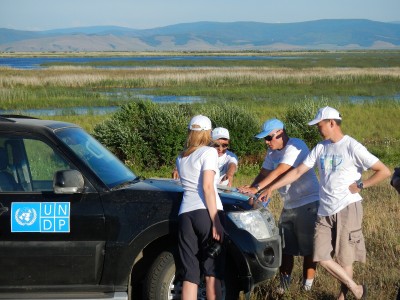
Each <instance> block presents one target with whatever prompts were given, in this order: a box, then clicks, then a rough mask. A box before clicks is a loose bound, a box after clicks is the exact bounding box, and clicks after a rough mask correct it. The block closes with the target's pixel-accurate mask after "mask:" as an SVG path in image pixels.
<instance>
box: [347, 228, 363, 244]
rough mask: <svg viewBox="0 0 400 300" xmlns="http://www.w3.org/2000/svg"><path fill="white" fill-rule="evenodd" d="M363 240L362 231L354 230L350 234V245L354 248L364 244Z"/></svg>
mask: <svg viewBox="0 0 400 300" xmlns="http://www.w3.org/2000/svg"><path fill="white" fill-rule="evenodd" d="M362 239H363V234H362V230H361V229H358V230H354V231H351V232H350V233H349V243H350V245H352V246H357V245H358V244H360V243H361V242H362Z"/></svg>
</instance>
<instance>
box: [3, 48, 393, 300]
mask: <svg viewBox="0 0 400 300" xmlns="http://www.w3.org/2000/svg"><path fill="white" fill-rule="evenodd" d="M115 54H116V55H128V54H126V53H115ZM189 54H192V55H193V53H189ZM206 54H207V53H206ZM208 54H210V53H208ZM221 54H228V55H233V54H232V53H213V55H221ZM3 55H4V54H3ZM15 55H18V54H15ZM21 55H32V54H29V53H27V54H21ZM41 55H49V54H45V53H44V54H41ZM51 55H54V54H51ZM92 55H104V54H99V53H94V54H92ZM136 55H147V54H145V53H140V54H136ZM151 55H157V54H155V53H151ZM168 55H174V53H168ZM196 55H205V54H204V53H203V54H200V53H196ZM242 55H254V53H240V55H237V56H238V59H237V60H235V61H234V62H227V61H223V62H222V61H212V60H207V61H203V62H198V61H190V60H188V61H180V62H169V61H166V62H164V63H162V65H160V64H158V65H154V63H153V64H149V63H140V64H137V63H134V62H131V63H128V64H127V65H128V66H129V67H131V68H127V69H118V67H120V65H116V64H114V65H110V66H112V67H115V68H111V69H97V68H95V66H96V64H92V65H85V66H51V67H50V68H48V69H43V70H15V69H11V68H4V67H3V68H0V109H26V108H60V107H73V106H110V105H120V104H124V103H126V101H127V100H123V99H116V98H113V97H108V96H107V94H106V93H104V92H107V91H112V90H114V89H130V88H148V89H149V90H145V91H144V93H150V94H157V95H188V96H201V97H204V98H205V99H207V100H208V101H210V102H211V101H226V102H229V103H232V105H238V106H241V107H244V108H246V109H247V110H248V111H249V112H251V113H252V114H254V117H255V118H256V119H257V120H258V121H259V122H260V124H261V123H262V122H263V121H264V120H266V119H268V118H271V117H278V118H282V117H283V116H284V115H285V113H286V111H287V110H288V108H289V107H290V106H291V105H292V104H293V103H294V102H296V101H299V100H302V99H314V100H315V101H316V102H317V103H320V102H321V103H322V102H323V103H327V104H329V105H331V106H334V107H336V108H337V109H338V110H339V111H340V112H341V114H342V115H343V130H344V132H345V133H347V134H349V135H351V136H353V137H354V138H356V139H357V140H359V141H360V142H362V143H363V144H364V145H365V146H367V148H368V149H369V150H370V151H371V152H373V153H374V154H375V155H377V156H378V157H379V158H380V159H381V160H382V161H383V162H385V163H386V164H387V165H388V166H390V168H391V169H392V170H393V168H394V167H395V166H397V165H400V122H399V119H400V101H399V100H398V98H396V97H399V95H400V52H398V51H383V52H379V51H370V52H326V53H325V52H318V53H316V52H289V53H283V52H282V53H280V52H278V53H259V54H258V55H271V56H272V55H274V56H277V55H282V56H287V57H288V58H287V59H283V60H265V61H262V62H261V63H260V62H259V61H257V64H256V65H255V64H254V62H248V61H243V60H240V56H242ZM293 56H296V57H298V58H297V59H292V58H290V57H293ZM353 97H357V98H356V99H357V100H353V99H354V98H353ZM107 117H108V116H107V115H106V116H99V115H88V116H79V115H63V116H56V117H52V118H53V119H58V120H64V121H69V122H73V123H77V124H79V125H81V126H82V127H83V128H85V129H86V130H88V131H89V132H90V131H92V130H93V128H94V126H95V125H96V124H98V123H100V122H102V121H103V120H104V119H105V118H107ZM249 134H250V135H254V134H255V132H251V133H249ZM260 163H261V161H260V162H258V163H255V164H254V163H253V164H247V165H241V166H240V167H239V172H238V174H237V176H236V179H235V184H236V185H237V186H240V185H243V184H248V183H250V182H251V181H252V179H253V178H254V176H255V175H256V174H257V172H258V170H259V167H260ZM171 168H172V166H165V168H162V169H161V170H158V171H153V170H149V171H148V172H144V174H142V175H145V176H147V177H152V176H155V177H163V176H169V174H170V170H171ZM366 176H368V173H367V174H366ZM362 193H363V197H364V214H365V217H364V234H365V237H366V243H367V263H366V264H365V265H362V264H356V265H355V274H354V277H355V279H356V281H357V282H364V283H366V284H367V285H368V288H369V299H395V295H396V292H397V289H398V288H399V286H400V260H399V257H400V235H399V233H398V232H399V230H398V226H399V221H398V220H399V216H400V201H399V200H400V198H399V195H397V193H396V192H395V190H394V189H393V188H391V187H390V186H389V181H388V180H386V181H385V182H383V183H381V184H379V185H378V186H376V187H372V188H369V189H366V190H365V191H363V192H362ZM270 208H271V211H272V212H273V213H274V215H275V216H276V218H278V216H279V214H280V210H281V208H282V203H281V200H280V199H279V196H277V195H274V200H273V201H272V203H271V205H270ZM300 270H301V268H300V261H299V260H297V261H296V266H295V272H294V274H293V284H292V286H291V288H290V291H289V293H288V294H287V295H285V296H284V297H283V298H282V299H322V300H333V299H335V296H336V294H337V291H338V283H337V281H336V280H334V279H333V278H332V277H331V276H330V275H328V274H327V273H326V272H324V271H323V270H322V268H318V271H317V277H316V280H315V284H314V288H313V291H312V292H311V293H303V292H301V291H300V289H299V287H300V284H299V283H300V281H301V278H300ZM277 285H278V280H277V279H274V280H272V281H270V282H268V283H266V284H264V285H262V286H260V287H258V288H257V289H256V290H255V291H254V293H253V295H252V296H251V299H252V300H258V299H280V298H279V297H278V296H277V295H276V293H275V289H276V286H277ZM348 298H349V299H353V298H351V296H349V297H348Z"/></svg>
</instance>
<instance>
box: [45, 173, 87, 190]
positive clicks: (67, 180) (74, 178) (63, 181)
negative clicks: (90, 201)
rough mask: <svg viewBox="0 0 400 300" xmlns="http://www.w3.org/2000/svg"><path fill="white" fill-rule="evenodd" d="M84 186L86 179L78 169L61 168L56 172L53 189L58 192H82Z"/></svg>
mask: <svg viewBox="0 0 400 300" xmlns="http://www.w3.org/2000/svg"><path fill="white" fill-rule="evenodd" d="M84 186H85V180H84V179H83V176H82V174H81V172H79V171H77V170H61V171H57V172H56V173H55V174H54V177H53V190H54V193H56V194H74V193H81V192H82V191H83V189H84Z"/></svg>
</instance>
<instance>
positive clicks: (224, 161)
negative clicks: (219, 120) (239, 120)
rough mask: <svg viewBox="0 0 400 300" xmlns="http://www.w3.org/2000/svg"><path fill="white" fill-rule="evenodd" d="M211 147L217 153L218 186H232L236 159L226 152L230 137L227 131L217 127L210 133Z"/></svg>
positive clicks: (233, 154) (229, 152) (232, 154)
mask: <svg viewBox="0 0 400 300" xmlns="http://www.w3.org/2000/svg"><path fill="white" fill-rule="evenodd" d="M211 137H212V140H213V145H212V146H213V147H214V148H216V149H217V151H218V167H219V173H220V177H219V184H222V185H227V186H232V183H233V176H234V175H235V173H236V171H237V166H238V158H237V156H236V155H235V153H233V152H232V151H229V150H228V147H229V142H230V137H229V131H228V129H226V128H223V127H217V128H215V129H214V130H213V131H212V132H211Z"/></svg>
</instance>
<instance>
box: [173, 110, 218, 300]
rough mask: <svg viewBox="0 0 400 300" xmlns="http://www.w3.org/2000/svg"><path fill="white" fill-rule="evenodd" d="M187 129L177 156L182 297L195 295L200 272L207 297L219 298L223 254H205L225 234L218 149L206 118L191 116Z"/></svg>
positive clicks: (208, 120) (190, 297)
mask: <svg viewBox="0 0 400 300" xmlns="http://www.w3.org/2000/svg"><path fill="white" fill-rule="evenodd" d="M188 129H189V130H188V137H187V140H186V147H185V149H184V151H183V152H182V153H181V154H180V155H179V156H178V158H177V159H176V168H177V170H178V173H179V177H180V180H181V183H182V186H183V190H184V193H183V200H182V203H181V207H180V209H179V255H180V258H181V262H182V270H181V272H180V275H181V276H182V278H181V279H182V281H183V287H182V299H183V300H187V299H197V289H198V285H199V283H200V280H201V279H200V278H201V274H203V275H204V277H205V280H206V293H207V299H221V298H222V288H221V280H222V279H223V270H224V263H225V258H224V256H225V255H224V253H221V254H219V255H217V256H216V257H210V256H209V255H207V248H208V247H209V245H210V243H213V242H219V243H222V241H223V237H224V229H223V226H222V223H223V220H224V219H223V218H224V215H223V207H222V202H221V199H220V198H219V196H218V193H217V189H216V184H217V181H218V179H219V169H218V153H217V150H216V149H215V148H213V147H210V146H209V144H210V143H211V121H210V119H209V118H207V117H206V116H202V115H197V116H194V117H193V118H192V119H191V120H190V123H189V128H188ZM223 252H224V251H223Z"/></svg>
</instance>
